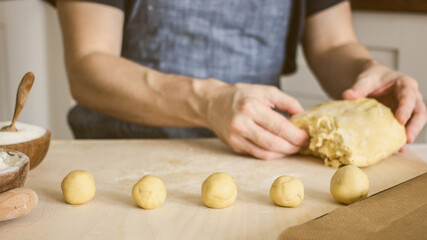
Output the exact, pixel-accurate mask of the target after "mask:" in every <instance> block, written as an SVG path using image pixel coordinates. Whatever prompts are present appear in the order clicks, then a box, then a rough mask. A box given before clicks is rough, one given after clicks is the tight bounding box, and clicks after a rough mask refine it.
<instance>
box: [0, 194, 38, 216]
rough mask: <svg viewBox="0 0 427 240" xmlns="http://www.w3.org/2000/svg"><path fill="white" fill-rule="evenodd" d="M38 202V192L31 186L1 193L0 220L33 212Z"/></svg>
mask: <svg viewBox="0 0 427 240" xmlns="http://www.w3.org/2000/svg"><path fill="white" fill-rule="evenodd" d="M37 202H38V197H37V193H36V192H34V190H32V189H30V188H14V189H11V190H9V191H6V192H3V193H0V222H1V221H4V220H9V219H13V218H17V217H20V216H23V215H25V214H27V213H29V212H31V210H33V209H34V208H35V207H36V206H37Z"/></svg>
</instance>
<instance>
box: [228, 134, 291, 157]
mask: <svg viewBox="0 0 427 240" xmlns="http://www.w3.org/2000/svg"><path fill="white" fill-rule="evenodd" d="M229 144H230V145H231V146H232V148H233V150H234V151H235V152H238V153H247V154H250V155H252V156H254V157H256V158H258V159H263V160H269V159H278V158H283V157H284V156H285V154H283V153H277V152H272V151H267V150H265V149H262V148H260V147H258V146H256V145H255V144H253V143H252V142H250V141H249V140H248V139H246V138H244V137H243V136H239V135H232V136H231V137H230V139H229Z"/></svg>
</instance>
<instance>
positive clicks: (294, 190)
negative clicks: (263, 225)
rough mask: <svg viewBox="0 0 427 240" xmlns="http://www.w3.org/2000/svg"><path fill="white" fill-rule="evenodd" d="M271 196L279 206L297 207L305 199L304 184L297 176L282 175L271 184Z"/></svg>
mask: <svg viewBox="0 0 427 240" xmlns="http://www.w3.org/2000/svg"><path fill="white" fill-rule="evenodd" d="M270 198H271V200H273V202H274V203H276V204H277V205H279V206H283V207H297V206H299V205H300V204H301V202H302V200H303V199H304V185H303V184H302V182H301V181H300V180H299V179H298V178H296V177H292V176H286V175H285V176H280V177H278V178H276V180H275V181H274V182H273V184H272V185H271V188H270Z"/></svg>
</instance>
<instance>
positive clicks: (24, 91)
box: [0, 72, 34, 132]
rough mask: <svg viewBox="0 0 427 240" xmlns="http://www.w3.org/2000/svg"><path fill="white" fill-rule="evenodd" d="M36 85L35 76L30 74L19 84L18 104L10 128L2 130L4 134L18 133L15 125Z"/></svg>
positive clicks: (6, 127)
mask: <svg viewBox="0 0 427 240" xmlns="http://www.w3.org/2000/svg"><path fill="white" fill-rule="evenodd" d="M33 83H34V74H33V73H32V72H28V73H27V74H25V75H24V77H23V78H22V80H21V83H20V84H19V87H18V91H17V93H16V103H15V112H14V113H13V119H12V123H11V124H10V125H9V126H4V127H2V128H1V129H0V131H2V132H17V131H18V129H16V127H15V123H16V121H17V120H18V116H19V114H20V113H21V111H22V109H23V108H24V105H25V102H26V101H27V99H28V95H29V94H30V91H31V87H32V86H33Z"/></svg>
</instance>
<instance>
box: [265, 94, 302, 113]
mask: <svg viewBox="0 0 427 240" xmlns="http://www.w3.org/2000/svg"><path fill="white" fill-rule="evenodd" d="M267 94H268V96H266V97H267V99H270V101H271V103H272V104H273V106H272V107H273V108H275V109H277V110H279V111H281V112H284V113H288V114H290V115H294V114H297V113H300V112H304V108H303V107H302V106H301V104H300V103H299V102H298V100H296V99H295V98H293V97H291V96H289V95H287V94H285V93H284V92H282V91H281V90H279V89H277V88H271V91H267Z"/></svg>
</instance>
